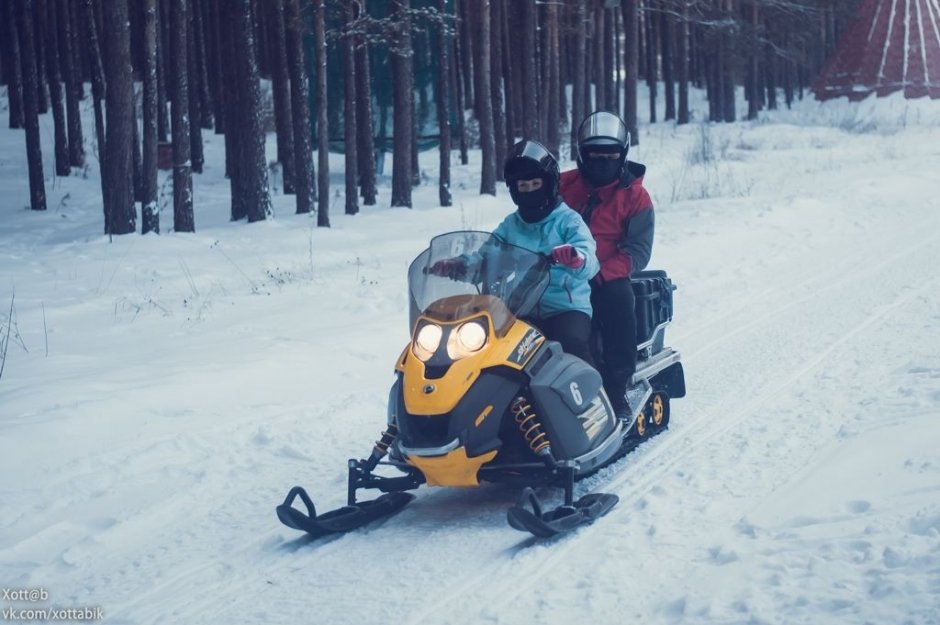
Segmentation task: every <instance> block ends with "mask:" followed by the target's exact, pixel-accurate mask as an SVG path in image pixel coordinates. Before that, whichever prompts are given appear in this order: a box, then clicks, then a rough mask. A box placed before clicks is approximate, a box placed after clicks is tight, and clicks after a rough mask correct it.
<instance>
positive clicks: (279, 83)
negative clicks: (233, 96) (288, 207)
mask: <svg viewBox="0 0 940 625" xmlns="http://www.w3.org/2000/svg"><path fill="white" fill-rule="evenodd" d="M266 5H267V7H268V14H267V18H268V26H269V27H270V30H271V32H270V33H269V35H270V37H269V40H270V43H271V50H270V56H271V89H272V91H273V96H274V124H275V129H276V134H277V160H278V162H279V163H280V164H281V176H282V178H283V181H284V193H288V194H290V193H294V178H295V176H294V130H293V123H292V122H293V115H292V113H291V101H290V79H289V77H288V75H287V44H286V37H285V31H284V0H266Z"/></svg>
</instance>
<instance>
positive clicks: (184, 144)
mask: <svg viewBox="0 0 940 625" xmlns="http://www.w3.org/2000/svg"><path fill="white" fill-rule="evenodd" d="M189 1H190V0H172V6H171V8H170V32H171V43H170V45H171V48H172V49H171V50H170V54H171V55H172V57H173V61H172V70H173V74H174V81H173V105H172V111H173V116H172V117H173V230H175V231H176V232H195V230H196V227H195V220H194V218H193V174H192V163H191V161H190V150H191V149H192V138H191V136H190V124H191V123H192V120H191V119H190V117H189V116H190V106H189V54H188V53H187V52H188V43H187V40H188V39H189V32H188V31H189V29H188V28H187V27H186V22H187V21H188V17H189V11H188V8H187V5H188V3H189Z"/></svg>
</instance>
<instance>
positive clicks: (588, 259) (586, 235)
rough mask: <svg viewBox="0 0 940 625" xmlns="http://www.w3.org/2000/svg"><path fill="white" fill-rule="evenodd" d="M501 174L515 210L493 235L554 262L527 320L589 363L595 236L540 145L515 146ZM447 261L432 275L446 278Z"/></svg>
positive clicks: (526, 143) (520, 144)
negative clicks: (565, 195) (565, 197)
mask: <svg viewBox="0 0 940 625" xmlns="http://www.w3.org/2000/svg"><path fill="white" fill-rule="evenodd" d="M503 171H504V174H505V179H506V185H507V186H508V187H509V194H510V195H511V196H512V200H513V202H514V203H515V204H516V206H517V210H516V211H514V212H513V213H511V214H510V215H507V216H506V218H505V219H503V221H502V222H501V223H500V224H499V225H498V226H497V227H496V230H494V231H493V235H494V236H496V237H498V238H500V239H502V240H503V241H505V242H506V243H509V244H511V245H515V246H517V247H521V248H525V249H528V250H530V251H533V252H539V253H541V254H545V255H547V256H551V257H552V260H553V264H552V266H551V268H550V269H549V275H550V282H549V285H548V287H547V288H546V289H545V292H544V293H543V294H542V297H541V299H540V300H539V302H538V305H537V307H536V309H535V311H534V315H533V316H532V317H531V318H529V319H527V321H530V322H532V323H533V324H534V325H535V326H536V327H538V328H539V330H541V331H542V333H543V334H544V335H545V336H546V337H547V338H549V339H550V340H553V341H558V342H559V343H561V346H562V349H564V350H565V351H566V352H568V353H569V354H573V355H575V356H578V357H579V358H581V359H583V360H585V361H586V362H588V363H591V362H592V358H591V351H590V335H591V287H590V284H589V281H590V279H591V278H593V277H594V275H595V274H596V273H597V272H598V271H599V269H600V265H599V264H598V261H597V255H596V245H595V242H594V237H593V236H591V231H590V230H589V229H588V227H587V224H585V223H584V220H583V219H582V218H581V216H580V215H579V214H578V213H576V212H575V211H574V210H572V209H571V208H570V207H569V206H568V205H567V204H565V203H564V201H562V199H561V196H559V195H558V180H559V170H558V162H557V161H556V160H555V158H554V157H553V156H552V154H551V152H549V151H548V149H546V148H545V146H543V145H542V144H541V143H538V142H537V141H520V142H519V143H517V144H516V145H514V146H513V147H512V149H511V150H510V152H509V155H508V157H507V159H506V164H505V167H504V170H503ZM449 262H451V261H441V262H440V263H439V265H440V266H435V267H432V268H431V271H432V272H434V273H440V274H444V275H446V274H447V273H448V267H447V266H446V264H447V263H449ZM453 262H456V263H462V262H463V261H460V260H458V259H453Z"/></svg>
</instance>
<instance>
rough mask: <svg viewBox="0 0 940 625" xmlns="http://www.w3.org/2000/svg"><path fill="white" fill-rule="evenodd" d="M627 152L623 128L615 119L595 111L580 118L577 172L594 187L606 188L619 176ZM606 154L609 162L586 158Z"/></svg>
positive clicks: (627, 141)
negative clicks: (605, 186)
mask: <svg viewBox="0 0 940 625" xmlns="http://www.w3.org/2000/svg"><path fill="white" fill-rule="evenodd" d="M629 149H630V133H629V132H627V125H626V124H625V123H623V120H622V119H620V118H619V117H618V116H617V115H614V114H613V113H610V112H608V111H597V112H596V113H591V114H590V115H588V116H587V117H585V118H584V121H582V122H581V126H580V127H579V128H578V169H579V170H580V171H581V174H582V175H583V176H584V177H585V178H587V180H588V182H590V183H591V184H593V185H595V186H603V185H606V184H610V183H611V182H613V181H614V180H617V179H619V178H620V176H621V175H623V166H624V163H626V162H627V152H628V151H629ZM598 152H600V153H607V154H610V155H611V157H610V158H609V159H604V158H601V159H598V158H590V157H589V156H588V154H596V153H598Z"/></svg>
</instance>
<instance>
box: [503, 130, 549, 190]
mask: <svg viewBox="0 0 940 625" xmlns="http://www.w3.org/2000/svg"><path fill="white" fill-rule="evenodd" d="M539 177H541V178H542V182H543V183H544V184H545V185H546V186H547V187H548V194H549V195H550V196H552V197H554V196H555V194H556V193H557V192H558V179H559V177H560V174H559V172H558V161H556V160H555V157H554V156H552V153H551V152H549V151H548V148H546V147H545V146H544V145H542V144H541V143H539V142H538V141H528V140H526V141H520V142H519V143H517V144H516V145H514V146H512V149H511V150H509V154H508V155H507V156H506V164H505V165H504V166H503V178H504V179H505V180H506V185H507V186H509V188H510V189H512V188H513V185H514V183H515V182H516V181H517V180H527V179H530V178H539Z"/></svg>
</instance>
